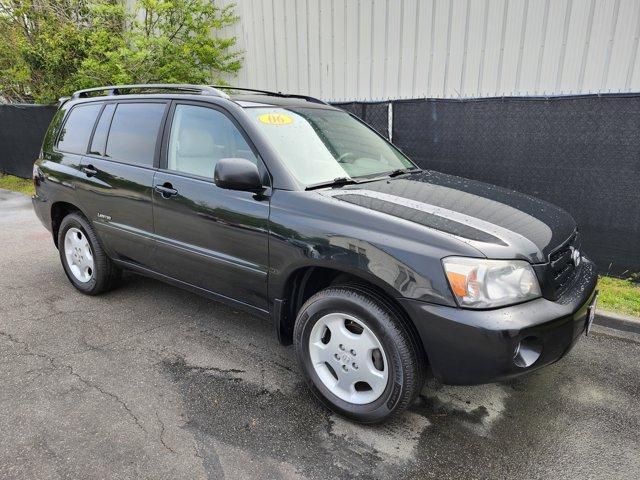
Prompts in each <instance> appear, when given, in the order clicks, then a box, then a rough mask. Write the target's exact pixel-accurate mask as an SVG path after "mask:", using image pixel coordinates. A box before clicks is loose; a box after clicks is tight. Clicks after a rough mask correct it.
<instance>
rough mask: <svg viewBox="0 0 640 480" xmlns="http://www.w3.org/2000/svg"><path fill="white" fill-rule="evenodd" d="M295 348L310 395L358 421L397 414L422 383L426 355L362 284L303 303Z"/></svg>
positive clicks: (322, 293)
mask: <svg viewBox="0 0 640 480" xmlns="http://www.w3.org/2000/svg"><path fill="white" fill-rule="evenodd" d="M343 327H344V329H343ZM327 330H328V331H329V333H327ZM358 332H360V333H358ZM371 334H373V335H371ZM376 342H377V344H376ZM294 345H295V351H296V356H297V358H298V362H299V364H300V366H301V370H302V372H303V375H304V377H305V380H306V382H307V384H308V385H309V388H310V389H311V391H312V393H313V394H314V396H315V397H317V398H318V400H320V402H321V403H322V404H324V405H325V406H326V407H328V408H329V409H330V410H332V411H334V412H335V413H337V414H339V415H342V416H344V417H347V418H349V419H351V420H354V421H356V422H359V423H367V424H371V423H380V422H383V421H385V420H387V419H389V418H390V417H392V416H394V415H397V414H399V413H401V412H402V411H404V410H405V409H406V408H407V407H408V406H409V405H411V403H412V402H413V400H415V398H416V396H417V395H418V394H419V393H420V389H421V388H422V386H423V383H424V365H423V363H424V355H423V353H422V350H421V349H420V348H419V346H418V344H417V342H416V339H415V338H413V334H412V332H411V330H410V329H409V328H407V325H406V324H405V321H404V319H403V318H402V317H401V315H400V314H399V312H397V311H396V310H395V309H394V308H393V307H392V305H391V304H390V303H389V302H387V301H385V300H384V299H383V298H382V297H381V296H380V295H378V294H376V293H373V292H368V291H367V289H366V288H363V287H362V286H360V285H354V286H332V287H328V288H326V289H324V290H321V291H320V292H318V293H316V294H315V295H313V296H312V297H311V298H310V299H309V300H307V302H306V303H305V304H304V305H303V306H302V308H301V309H300V312H299V313H298V316H297V319H296V323H295V328H294ZM376 345H379V348H377V349H376V348H375V346H376ZM342 347H344V349H343V348H342ZM376 350H378V351H377V352H376ZM372 367H373V368H372ZM327 372H328V373H327ZM343 376H344V379H343ZM381 376H383V377H386V379H382V380H380V378H381ZM369 379H373V381H372V382H369ZM341 385H342V386H341ZM345 386H348V388H344V387H345Z"/></svg>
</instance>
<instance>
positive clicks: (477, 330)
mask: <svg viewBox="0 0 640 480" xmlns="http://www.w3.org/2000/svg"><path fill="white" fill-rule="evenodd" d="M596 283H597V272H596V268H595V265H594V264H593V263H592V262H591V261H590V260H588V259H587V258H584V259H583V262H582V263H581V264H580V267H579V268H578V269H577V272H576V276H575V278H574V281H573V283H572V285H571V287H570V288H569V289H568V290H567V291H566V293H565V294H564V295H563V296H562V297H561V298H559V299H558V300H557V301H550V300H547V299H544V298H538V299H536V300H532V301H530V302H526V303H522V304H519V305H514V306H511V307H505V308H499V309H495V310H466V309H461V308H453V307H446V306H442V305H435V304H430V303H424V302H420V301H416V300H408V299H402V300H400V302H401V303H402V304H403V306H404V307H405V309H406V311H407V312H408V314H409V316H410V317H411V320H412V321H413V323H414V324H415V326H416V328H417V330H418V333H419V334H420V337H421V339H422V342H423V344H424V348H425V350H426V352H427V356H428V357H429V363H430V366H431V369H432V371H433V374H434V376H435V377H436V378H437V379H439V380H440V381H442V382H443V383H447V384H454V385H474V384H480V383H488V382H493V381H498V380H505V379H508V378H512V377H516V376H519V375H522V374H524V373H528V372H531V371H534V370H537V369H538V368H541V367H544V366H545V365H549V364H550V363H553V362H555V361H557V360H559V359H560V358H562V357H563V356H564V355H565V354H566V353H567V352H569V350H571V348H572V347H573V346H574V345H575V343H576V342H577V340H578V338H579V337H580V335H581V334H582V333H583V332H584V330H585V327H586V316H587V309H588V307H589V305H590V304H591V303H592V301H593V299H594V296H595V294H596V292H595V289H596ZM525 338H535V339H536V341H538V342H540V345H541V346H542V351H541V353H540V357H539V358H538V359H537V360H536V361H535V362H534V363H533V364H532V365H531V366H529V367H527V368H521V367H519V366H517V365H516V364H515V363H514V355H515V352H516V348H517V346H518V344H519V343H520V341H521V340H523V339H525Z"/></svg>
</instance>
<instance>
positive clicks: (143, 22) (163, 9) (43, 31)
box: [0, 0, 242, 103]
mask: <svg viewBox="0 0 640 480" xmlns="http://www.w3.org/2000/svg"><path fill="white" fill-rule="evenodd" d="M130 3H132V5H130V6H129V7H128V8H127V7H126V6H125V2H124V1H121V0H24V1H21V0H0V39H2V40H1V41H0V96H3V97H4V98H5V99H7V100H9V101H17V102H30V101H35V102H41V103H46V102H51V101H54V100H56V99H57V98H59V97H61V96H64V95H69V94H70V93H71V92H73V91H74V90H77V89H80V88H88V87H93V86H100V85H110V84H123V83H154V82H162V83H212V82H221V81H222V78H224V77H225V76H226V75H229V74H234V73H236V72H237V71H238V70H239V69H240V66H241V61H242V57H241V54H240V52H238V51H237V50H236V49H235V43H236V39H235V38H234V37H223V36H221V35H220V32H221V30H222V29H223V28H224V27H226V26H229V25H232V24H233V23H235V22H237V21H238V17H237V16H236V15H235V14H234V6H233V5H229V6H225V7H219V6H218V5H216V4H215V3H214V2H213V1H212V0H137V1H134V2H130Z"/></svg>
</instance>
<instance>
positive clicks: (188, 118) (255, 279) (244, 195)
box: [153, 101, 269, 310]
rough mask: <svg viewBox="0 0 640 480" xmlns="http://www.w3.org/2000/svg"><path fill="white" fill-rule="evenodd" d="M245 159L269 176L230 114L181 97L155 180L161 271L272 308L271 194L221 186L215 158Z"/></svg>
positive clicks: (222, 293) (168, 131)
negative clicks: (269, 278) (269, 276)
mask: <svg viewBox="0 0 640 480" xmlns="http://www.w3.org/2000/svg"><path fill="white" fill-rule="evenodd" d="M225 157H241V158H246V159H248V160H251V161H252V162H255V163H256V164H257V165H258V166H259V169H261V171H262V172H263V174H264V175H263V176H264V177H265V178H266V179H267V181H268V174H267V173H266V170H265V168H264V165H263V164H262V162H261V160H260V158H259V157H258V155H257V153H256V152H255V150H254V149H253V147H252V146H250V142H249V140H248V138H247V137H246V136H245V134H244V133H243V132H242V131H241V130H240V128H239V126H238V125H237V124H236V123H235V122H234V120H233V119H232V118H231V116H230V115H229V114H228V113H227V112H226V111H224V110H223V109H219V108H217V107H214V106H212V105H211V104H208V103H198V102H187V101H183V102H181V101H175V102H174V104H173V106H172V108H171V112H170V114H169V120H168V121H167V126H166V129H165V135H164V146H163V154H162V163H161V167H162V168H161V169H160V170H159V171H158V172H157V174H156V176H155V180H154V184H155V188H156V190H155V191H154V193H153V202H154V223H155V233H156V238H157V240H158V246H157V261H156V269H157V270H159V271H160V272H162V273H164V274H166V275H168V276H170V277H173V278H176V279H178V280H180V281H182V282H185V283H188V284H190V285H193V286H196V287H199V288H202V289H205V290H207V291H210V292H214V293H217V294H219V295H222V296H224V297H226V298H230V299H233V300H236V301H239V302H241V303H243V304H246V305H250V306H252V307H255V308H258V309H260V310H267V309H268V306H267V268H268V258H269V255H268V220H269V197H268V196H260V195H254V194H252V193H250V192H239V191H231V190H224V189H221V188H218V187H217V186H216V185H215V184H214V182H213V172H214V168H215V165H216V162H217V161H218V160H220V159H221V158H225Z"/></svg>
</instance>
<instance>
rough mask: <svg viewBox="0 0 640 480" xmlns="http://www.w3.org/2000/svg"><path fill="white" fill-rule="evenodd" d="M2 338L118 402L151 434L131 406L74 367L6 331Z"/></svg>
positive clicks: (2, 333) (2, 332)
mask: <svg viewBox="0 0 640 480" xmlns="http://www.w3.org/2000/svg"><path fill="white" fill-rule="evenodd" d="M0 336H2V337H5V338H7V339H9V340H10V341H11V342H13V343H16V344H18V345H22V346H23V349H24V351H25V353H26V354H27V355H32V356H34V357H38V358H42V359H45V360H47V361H48V362H49V363H50V364H51V366H52V367H53V368H54V369H66V370H67V371H68V372H69V374H70V375H71V376H73V377H75V378H77V379H78V380H79V381H80V382H81V383H82V384H84V385H86V386H88V387H90V388H93V389H95V390H97V391H98V392H100V393H101V394H102V395H103V396H106V397H109V398H112V399H113V400H115V401H116V402H118V403H119V404H120V405H121V406H122V408H124V410H125V411H126V412H127V413H128V414H129V416H130V417H131V418H132V419H133V421H134V422H135V424H136V425H137V426H138V427H139V428H140V429H141V430H142V431H143V432H144V433H145V434H148V433H149V432H148V431H147V429H146V428H145V427H144V425H142V423H141V422H140V419H139V418H138V417H137V416H136V415H135V414H134V413H133V411H132V410H131V409H130V408H129V406H128V405H127V404H126V403H125V402H124V401H123V400H122V399H121V398H120V397H119V396H118V395H116V394H115V393H112V392H109V391H108V390H105V389H104V388H103V387H101V386H100V385H98V384H97V383H95V382H92V381H90V380H88V379H86V378H84V377H83V376H82V375H80V374H79V373H78V372H76V371H75V370H74V369H73V366H72V365H67V364H59V363H57V361H56V359H55V358H54V357H51V356H49V355H46V354H44V353H39V352H34V351H32V350H31V349H30V347H29V344H28V343H27V342H25V341H23V340H19V339H17V338H16V337H14V336H13V335H11V334H9V333H7V332H5V331H0Z"/></svg>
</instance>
